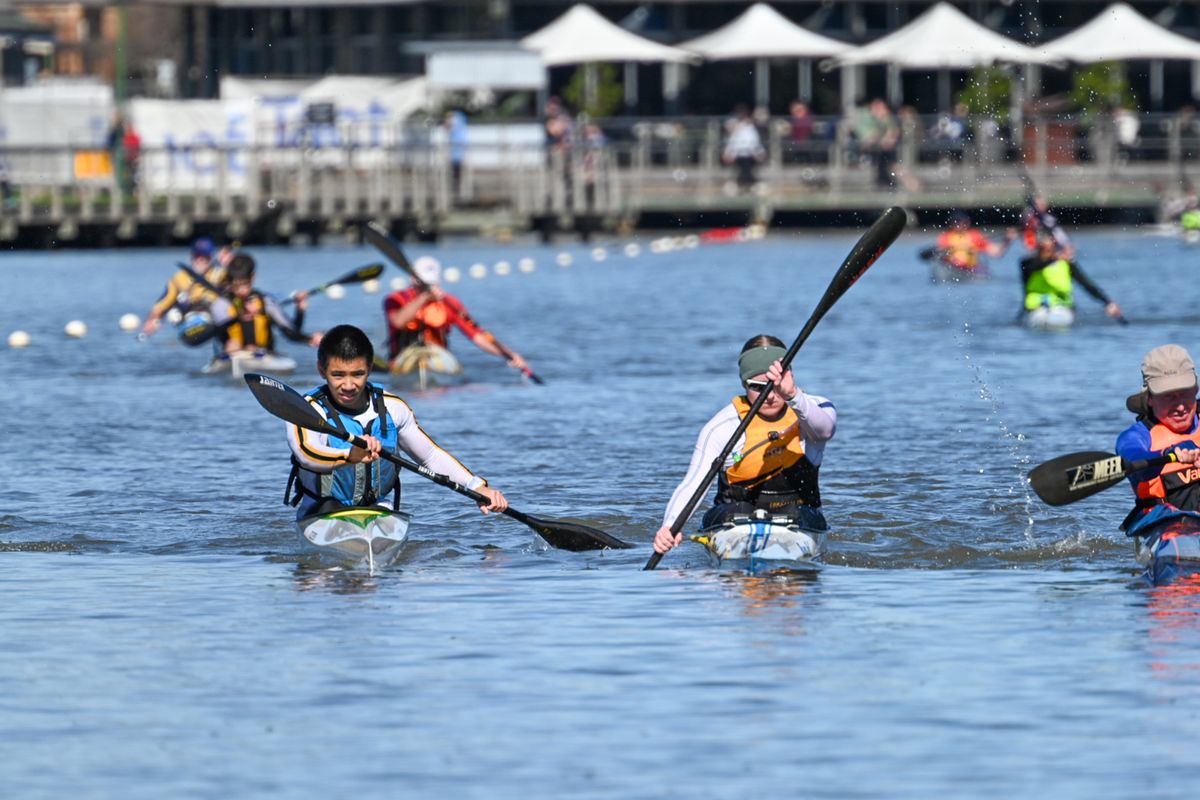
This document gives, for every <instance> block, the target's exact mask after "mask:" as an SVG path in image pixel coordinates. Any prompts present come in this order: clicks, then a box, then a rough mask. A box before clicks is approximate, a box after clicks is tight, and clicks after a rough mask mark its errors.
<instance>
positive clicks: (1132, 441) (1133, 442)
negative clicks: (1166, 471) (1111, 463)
mask: <svg viewBox="0 0 1200 800" xmlns="http://www.w3.org/2000/svg"><path fill="white" fill-rule="evenodd" d="M1172 452H1173V453H1175V458H1176V459H1177V460H1178V461H1179V462H1180V463H1183V464H1194V463H1196V461H1197V459H1200V449H1198V448H1197V447H1196V445H1195V444H1193V443H1192V442H1180V443H1179V444H1175V445H1172V446H1170V447H1164V448H1163V449H1161V450H1152V449H1151V448H1150V430H1149V429H1148V428H1147V427H1146V426H1145V425H1143V424H1142V423H1140V422H1137V423H1134V424H1133V425H1130V426H1129V427H1128V428H1126V429H1125V430H1124V431H1122V432H1121V435H1120V436H1118V437H1117V455H1119V456H1120V457H1121V458H1123V459H1125V460H1126V461H1146V460H1148V459H1151V458H1158V457H1159V456H1162V455H1166V454H1167V453H1172ZM1165 466H1166V465H1165V464H1159V465H1158V466H1154V467H1149V468H1148V469H1144V470H1142V471H1140V472H1135V473H1132V474H1131V475H1130V476H1129V480H1130V482H1131V483H1135V484H1136V483H1140V482H1142V481H1147V480H1150V479H1151V478H1153V477H1155V476H1157V475H1158V474H1159V473H1161V472H1162V471H1163V467H1165Z"/></svg>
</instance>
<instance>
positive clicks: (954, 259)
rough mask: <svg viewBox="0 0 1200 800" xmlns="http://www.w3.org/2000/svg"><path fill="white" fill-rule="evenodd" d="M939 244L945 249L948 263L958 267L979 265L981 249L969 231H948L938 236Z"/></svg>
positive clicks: (967, 267)
mask: <svg viewBox="0 0 1200 800" xmlns="http://www.w3.org/2000/svg"><path fill="white" fill-rule="evenodd" d="M937 246H938V249H939V250H942V251H944V253H945V255H944V256H943V258H944V259H945V261H946V263H947V264H949V265H950V266H952V267H957V268H958V269H975V267H977V266H979V249H978V248H977V247H976V246H975V237H973V236H972V235H971V234H970V232H969V231H946V232H945V233H943V234H942V235H941V236H939V237H938V240H937Z"/></svg>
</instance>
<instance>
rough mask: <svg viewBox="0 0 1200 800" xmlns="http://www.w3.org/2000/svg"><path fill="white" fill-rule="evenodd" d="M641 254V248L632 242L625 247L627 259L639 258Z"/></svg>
mask: <svg viewBox="0 0 1200 800" xmlns="http://www.w3.org/2000/svg"><path fill="white" fill-rule="evenodd" d="M641 252H642V248H641V246H639V245H638V244H637V243H635V242H630V243H629V244H627V245H625V256H626V258H637V257H638V256H639V255H640V254H641Z"/></svg>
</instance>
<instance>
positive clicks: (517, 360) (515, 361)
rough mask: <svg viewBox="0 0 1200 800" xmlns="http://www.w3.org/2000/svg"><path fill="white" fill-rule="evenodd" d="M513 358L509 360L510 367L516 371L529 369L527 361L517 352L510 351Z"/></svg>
mask: <svg viewBox="0 0 1200 800" xmlns="http://www.w3.org/2000/svg"><path fill="white" fill-rule="evenodd" d="M509 353H511V354H512V358H510V359H509V360H508V365H509V366H510V367H512V368H514V369H529V365H528V364H526V363H525V359H524V358H522V357H521V354H520V353H518V352H516V351H515V350H510V351H509Z"/></svg>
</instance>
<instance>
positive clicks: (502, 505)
mask: <svg viewBox="0 0 1200 800" xmlns="http://www.w3.org/2000/svg"><path fill="white" fill-rule="evenodd" d="M475 491H477V492H479V493H480V494H481V495H483V496H484V497H486V498H487V500H488V501H487V503H480V504H479V510H480V511H482V512H483V513H484V514H488V513H490V512H492V511H495V512H496V513H497V514H499V513H500V512H502V511H504V509H506V508H508V498H506V497H505V496H504V495H503V494H501V493H500V490H499V489H493V488H492V487H490V486H480V487H479V488H478V489H476V490H475Z"/></svg>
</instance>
